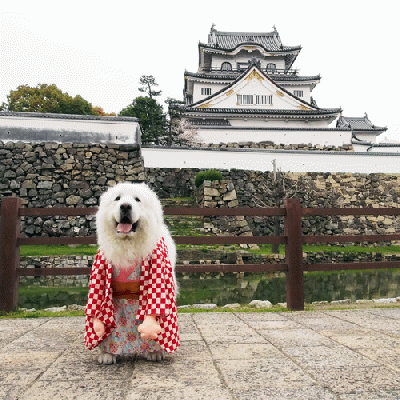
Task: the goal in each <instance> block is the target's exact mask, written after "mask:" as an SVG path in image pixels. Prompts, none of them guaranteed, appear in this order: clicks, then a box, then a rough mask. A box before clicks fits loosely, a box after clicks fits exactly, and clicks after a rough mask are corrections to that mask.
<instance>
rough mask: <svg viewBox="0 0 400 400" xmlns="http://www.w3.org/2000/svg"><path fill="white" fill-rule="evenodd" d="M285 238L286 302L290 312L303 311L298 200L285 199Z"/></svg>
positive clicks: (301, 246)
mask: <svg viewBox="0 0 400 400" xmlns="http://www.w3.org/2000/svg"><path fill="white" fill-rule="evenodd" d="M284 206H285V208H286V217H285V236H287V244H286V252H285V253H286V263H287V265H288V272H287V274H286V301H287V307H288V308H289V309H292V310H296V311H301V310H304V271H303V237H302V230H301V217H302V212H301V206H300V200H299V199H286V200H285V201H284Z"/></svg>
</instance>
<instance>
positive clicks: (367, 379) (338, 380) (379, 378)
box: [310, 366, 400, 394]
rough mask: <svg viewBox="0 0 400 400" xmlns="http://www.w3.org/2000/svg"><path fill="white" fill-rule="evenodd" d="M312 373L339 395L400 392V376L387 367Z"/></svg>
mask: <svg viewBox="0 0 400 400" xmlns="http://www.w3.org/2000/svg"><path fill="white" fill-rule="evenodd" d="M310 373H311V374H312V375H313V376H315V377H316V378H317V379H318V381H319V382H320V383H321V384H323V385H324V386H326V387H329V388H331V390H332V391H333V392H334V393H337V394H358V393H364V392H378V391H381V390H384V391H390V390H395V391H399V390H400V374H399V373H398V372H395V371H393V370H391V369H389V368H387V367H385V366H372V367H364V368H330V369H315V370H311V372H310Z"/></svg>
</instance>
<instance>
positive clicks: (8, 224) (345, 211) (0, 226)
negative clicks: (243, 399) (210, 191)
mask: <svg viewBox="0 0 400 400" xmlns="http://www.w3.org/2000/svg"><path fill="white" fill-rule="evenodd" d="M96 211H97V208H24V207H22V205H21V200H20V199H19V198H16V197H4V198H3V199H2V202H1V206H0V310H4V311H12V310H14V309H15V308H16V306H17V289H18V278H19V277H20V276H45V275H86V274H90V271H91V268H27V269H24V268H20V266H19V247H20V246H21V245H44V244H50V245H61V244H95V243H96V237H95V236H88V237H31V238H25V237H21V236H20V219H21V217H23V216H84V215H92V214H94V213H95V212H96ZM164 214H165V215H175V216H261V217H271V216H282V217H284V226H285V229H284V235H282V236H175V237H174V240H175V242H176V243H177V244H191V245H200V244H209V245H212V244H221V245H223V244H271V243H279V244H284V245H285V263H284V264H267V263H266V264H199V265H193V264H190V265H177V266H176V271H177V272H276V271H281V272H285V273H286V301H287V306H288V308H289V309H292V310H303V309H304V272H305V271H332V270H348V269H378V268H400V261H393V262H362V263H361V262H360V263H318V264H303V248H302V246H303V244H304V243H345V242H351V243H360V242H381V241H392V240H400V234H390V235H353V236H338V235H331V236H329V235H325V236H305V235H303V234H302V218H303V217H307V216H341V215H342V216H343V215H353V216H355V215H373V216H379V215H392V216H396V215H397V216H398V215H400V208H301V206H300V201H299V199H286V200H285V201H284V206H283V207H282V208H240V207H239V208H164Z"/></svg>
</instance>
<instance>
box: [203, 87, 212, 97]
mask: <svg viewBox="0 0 400 400" xmlns="http://www.w3.org/2000/svg"><path fill="white" fill-rule="evenodd" d="M201 95H202V96H211V88H201Z"/></svg>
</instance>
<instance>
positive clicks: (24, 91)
mask: <svg viewBox="0 0 400 400" xmlns="http://www.w3.org/2000/svg"><path fill="white" fill-rule="evenodd" d="M7 100H8V103H7V104H3V106H2V109H3V110H8V111H18V112H42V113H60V114H78V115H94V112H93V107H92V105H91V104H90V103H89V102H88V101H86V100H85V99H83V98H82V97H81V96H79V95H77V96H75V97H72V96H70V95H69V94H68V93H63V92H62V91H61V90H60V89H59V88H58V87H57V86H56V85H54V84H52V85H47V84H39V85H37V86H36V87H30V86H28V85H20V86H18V87H17V89H16V90H11V92H10V94H9V95H8V96H7Z"/></svg>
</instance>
